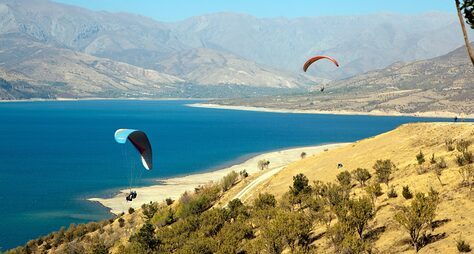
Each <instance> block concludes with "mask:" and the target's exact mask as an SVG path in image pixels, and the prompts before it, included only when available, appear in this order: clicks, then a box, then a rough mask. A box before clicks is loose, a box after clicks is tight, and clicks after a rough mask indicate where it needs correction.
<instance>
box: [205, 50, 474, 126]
mask: <svg viewBox="0 0 474 254" xmlns="http://www.w3.org/2000/svg"><path fill="white" fill-rule="evenodd" d="M473 46H474V44H473ZM317 88H319V87H317ZM315 90H317V91H315V92H311V93H304V94H299V95H290V96H274V97H260V98H258V99H254V98H248V99H232V100H221V101H213V103H215V104H221V105H226V106H252V107H263V108H273V109H288V110H303V111H305V110H306V111H308V110H309V111H311V110H314V111H326V112H330V111H338V112H341V111H346V112H364V113H377V114H380V113H403V114H411V115H418V114H425V115H433V116H434V115H439V114H442V115H447V114H448V113H449V114H452V115H453V116H454V115H459V114H461V115H462V114H464V115H468V116H470V117H473V116H474V101H473V100H472V98H474V68H473V67H472V64H471V63H470V61H469V58H468V56H467V54H466V48H465V47H460V48H458V49H456V50H454V51H452V52H450V53H448V54H446V55H443V56H439V57H436V58H433V59H427V60H420V61H415V62H411V63H403V62H397V63H394V64H392V65H390V66H388V67H387V68H384V69H381V70H374V71H370V72H367V73H365V74H361V75H358V76H355V77H352V78H348V79H345V80H339V81H334V82H331V83H329V84H327V85H326V87H325V91H324V92H320V91H319V89H315ZM436 112H438V113H436Z"/></svg>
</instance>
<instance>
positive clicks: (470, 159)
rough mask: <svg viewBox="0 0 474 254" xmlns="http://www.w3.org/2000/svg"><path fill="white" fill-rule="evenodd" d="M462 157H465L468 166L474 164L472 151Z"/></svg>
mask: <svg viewBox="0 0 474 254" xmlns="http://www.w3.org/2000/svg"><path fill="white" fill-rule="evenodd" d="M462 156H463V157H464V160H465V162H466V163H467V164H472V163H474V154H472V152H471V151H464V152H463V153H462Z"/></svg>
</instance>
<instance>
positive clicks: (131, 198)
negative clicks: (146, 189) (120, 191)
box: [125, 191, 137, 201]
mask: <svg viewBox="0 0 474 254" xmlns="http://www.w3.org/2000/svg"><path fill="white" fill-rule="evenodd" d="M136 197H137V192H136V191H130V193H129V194H128V195H127V196H126V197H125V199H126V200H127V201H132V200H134V199H135V198H136Z"/></svg>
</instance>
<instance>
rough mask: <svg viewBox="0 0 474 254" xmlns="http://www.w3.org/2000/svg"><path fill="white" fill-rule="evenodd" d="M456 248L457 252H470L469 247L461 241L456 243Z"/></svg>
mask: <svg viewBox="0 0 474 254" xmlns="http://www.w3.org/2000/svg"><path fill="white" fill-rule="evenodd" d="M456 247H457V248H458V251H459V252H463V253H465V252H471V245H470V244H469V243H468V242H466V241H464V240H462V239H459V240H457V241H456Z"/></svg>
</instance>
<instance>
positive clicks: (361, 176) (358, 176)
mask: <svg viewBox="0 0 474 254" xmlns="http://www.w3.org/2000/svg"><path fill="white" fill-rule="evenodd" d="M352 175H353V177H354V179H355V180H356V181H358V182H359V183H360V185H361V186H362V187H364V186H365V183H366V182H367V181H368V180H369V179H370V178H371V177H372V175H371V174H370V173H369V171H368V170H367V169H365V168H357V169H356V170H354V172H352Z"/></svg>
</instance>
